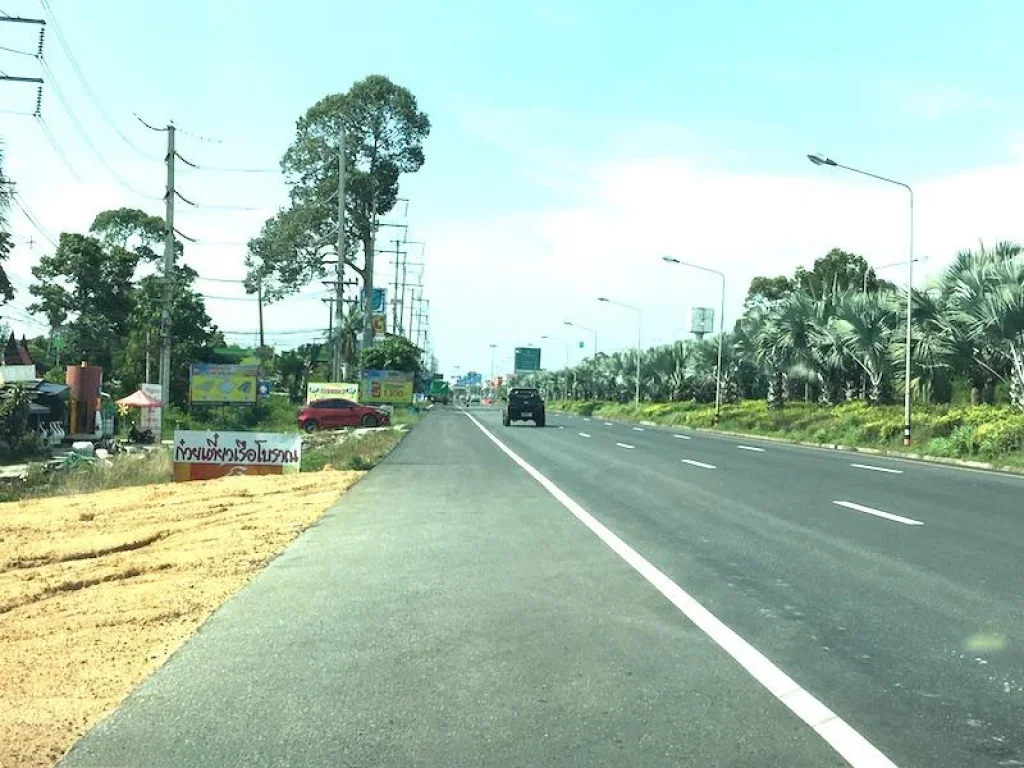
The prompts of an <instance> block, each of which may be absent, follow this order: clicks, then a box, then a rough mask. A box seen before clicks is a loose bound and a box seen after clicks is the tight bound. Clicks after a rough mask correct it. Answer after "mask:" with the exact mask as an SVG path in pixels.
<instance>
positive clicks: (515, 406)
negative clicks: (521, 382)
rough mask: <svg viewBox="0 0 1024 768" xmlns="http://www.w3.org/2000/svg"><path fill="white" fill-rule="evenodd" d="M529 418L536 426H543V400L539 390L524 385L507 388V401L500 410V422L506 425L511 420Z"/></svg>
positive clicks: (526, 419) (525, 419)
mask: <svg viewBox="0 0 1024 768" xmlns="http://www.w3.org/2000/svg"><path fill="white" fill-rule="evenodd" d="M531 420H532V421H533V423H534V424H536V425H537V426H538V427H543V426H544V423H545V414H544V400H543V398H541V396H540V390H537V389H527V388H525V387H521V388H516V389H511V390H509V393H508V401H507V402H506V403H505V408H504V409H503V410H502V412H501V423H502V424H504V425H505V426H506V427H507V426H509V425H510V424H511V423H512V422H513V421H531Z"/></svg>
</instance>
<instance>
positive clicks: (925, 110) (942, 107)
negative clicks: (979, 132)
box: [904, 86, 996, 120]
mask: <svg viewBox="0 0 1024 768" xmlns="http://www.w3.org/2000/svg"><path fill="white" fill-rule="evenodd" d="M995 104H996V103H995V100H994V99H993V98H992V97H990V96H987V95H985V94H982V93H972V92H970V91H965V90H962V89H959V88H953V87H948V86H937V87H932V88H923V89H918V90H915V91H912V92H911V93H910V94H909V95H908V96H907V98H906V101H905V103H904V107H905V109H906V110H907V112H909V113H910V114H912V115H915V116H917V117H921V118H924V119H925V120H940V119H942V118H944V117H948V116H950V115H954V114H959V113H962V112H971V111H976V110H987V109H992V108H993V107H994V106H995Z"/></svg>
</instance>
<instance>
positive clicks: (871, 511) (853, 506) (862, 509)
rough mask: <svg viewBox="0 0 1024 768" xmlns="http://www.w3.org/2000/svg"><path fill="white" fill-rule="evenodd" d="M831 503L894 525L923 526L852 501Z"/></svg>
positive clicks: (920, 523)
mask: <svg viewBox="0 0 1024 768" xmlns="http://www.w3.org/2000/svg"><path fill="white" fill-rule="evenodd" d="M832 503H833V504H838V505H839V506H840V507H846V508H847V509H854V510H856V511H858V512H863V513H865V514H867V515H874V516H875V517H884V518H885V519H886V520H892V521H893V522H894V523H903V525H924V523H922V522H921V521H920V520H914V519H913V518H910V517H903V516H901V515H893V514H890V513H889V512H883V511H882V510H880V509H872V508H871V507H865V506H864V505H863V504H854V503H853V502H852V501H833V502H832Z"/></svg>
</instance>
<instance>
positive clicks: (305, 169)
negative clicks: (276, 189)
mask: <svg viewBox="0 0 1024 768" xmlns="http://www.w3.org/2000/svg"><path fill="white" fill-rule="evenodd" d="M342 132H344V137H345V156H346V158H345V198H346V199H345V229H346V243H347V246H348V247H347V252H346V253H345V254H342V255H339V256H338V258H343V259H344V260H345V263H346V264H348V265H349V266H350V267H351V268H352V269H353V270H354V271H355V272H356V273H357V274H358V275H359V276H360V277H361V278H362V281H363V305H364V307H365V310H366V311H365V312H364V316H363V343H364V344H366V345H368V344H369V343H370V342H371V341H372V338H373V329H372V318H371V316H370V312H369V308H370V303H371V298H372V294H373V263H374V238H375V236H376V231H377V226H378V219H379V217H380V216H381V215H384V214H386V213H387V212H389V211H390V210H391V209H392V208H394V206H395V203H396V201H397V199H398V181H399V177H400V175H401V174H403V173H414V172H416V171H418V170H419V169H420V167H421V166H422V165H423V161H424V155H423V142H424V140H425V139H426V137H427V135H428V134H429V133H430V120H429V119H428V118H427V116H426V114H424V113H423V112H422V111H421V110H420V109H419V106H418V105H417V102H416V97H415V96H413V94H412V93H411V92H410V91H409V90H408V89H406V88H403V87H401V86H399V85H396V84H395V83H392V82H391V81H390V80H389V79H388V78H386V77H384V76H382V75H370V76H369V77H367V78H365V79H364V80H361V81H359V82H357V83H355V84H354V85H353V86H352V87H351V88H350V89H349V90H348V92H346V93H339V94H332V95H329V96H325V97H324V98H322V99H321V100H320V101H318V102H317V103H316V104H314V105H313V106H312V107H310V108H309V110H308V111H307V112H306V114H305V115H303V116H302V117H301V118H300V119H299V121H298V124H297V126H296V136H295V140H294V141H293V142H292V144H291V146H290V147H289V148H288V150H287V151H286V152H285V154H284V157H283V159H282V161H281V167H282V168H283V169H284V172H285V174H286V175H287V177H288V181H289V184H290V185H291V189H290V192H289V195H290V198H291V205H290V207H289V208H288V209H287V210H283V211H281V212H279V213H278V214H277V215H276V216H275V217H274V218H272V219H270V220H269V221H268V222H267V223H266V224H265V225H264V228H263V230H262V231H261V232H260V234H259V236H257V237H256V238H254V239H253V240H252V241H250V243H249V254H248V256H247V259H246V266H247V269H248V280H247V287H248V288H249V290H250V291H255V286H256V284H257V282H258V281H260V280H262V281H263V284H264V285H265V286H269V290H268V289H267V288H266V287H265V289H264V290H265V295H267V296H268V297H270V298H271V299H272V300H273V299H278V298H281V297H282V296H284V295H287V294H289V293H294V292H295V291H297V290H299V289H300V288H301V287H302V286H304V285H306V284H307V283H309V282H310V281H311V280H313V279H315V278H317V277H320V276H323V275H324V274H325V269H324V263H323V262H324V259H323V255H324V252H325V250H326V249H328V248H329V247H331V246H333V245H334V243H335V241H336V238H337V231H338V213H337V205H336V204H332V200H333V199H334V196H335V195H336V193H337V190H338V155H339V137H340V136H341V135H342ZM357 245H361V246H362V251H363V258H362V263H361V264H359V263H356V261H355V254H356V252H357V250H356V247H357Z"/></svg>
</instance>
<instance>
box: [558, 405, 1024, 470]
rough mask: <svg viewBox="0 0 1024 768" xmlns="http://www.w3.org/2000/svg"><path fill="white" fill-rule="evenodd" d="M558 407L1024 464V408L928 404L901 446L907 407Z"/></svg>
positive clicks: (600, 414) (596, 414)
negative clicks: (719, 412)
mask: <svg viewBox="0 0 1024 768" xmlns="http://www.w3.org/2000/svg"><path fill="white" fill-rule="evenodd" d="M549 407H550V408H551V409H552V410H558V411H564V412H567V413H575V414H579V415H582V416H592V417H593V418H604V419H614V420H617V421H636V422H639V421H647V422H650V423H652V424H659V425H664V426H674V427H692V428H697V429H720V430H723V431H726V432H739V433H743V434H750V435H761V436H765V437H776V438H783V439H786V440H794V441H799V442H809V443H820V444H823V445H826V444H827V445H843V446H848V447H859V448H875V449H879V450H885V451H894V452H897V451H899V452H909V453H916V454H923V455H928V456H937V457H941V458H956V459H968V460H977V461H984V462H989V463H993V464H997V465H1000V466H1015V467H1024V413H1021V412H1020V411H1019V410H1017V409H1015V408H1011V407H1009V406H995V405H978V406H951V405H930V406H922V407H919V408H917V409H916V410H915V411H914V435H915V437H914V444H913V445H912V446H911V447H910V448H904V446H903V406H902V405H880V406H869V405H868V404H867V403H864V402H850V403H843V404H841V405H837V406H833V407H831V408H823V407H821V406H819V405H816V404H814V403H790V404H789V405H787V406H786V408H784V409H772V408H769V407H768V404H767V403H766V402H764V401H763V400H748V401H745V402H742V403H728V404H726V405H723V406H722V416H721V420H720V421H719V423H718V424H717V425H716V424H715V407H714V405H708V404H706V403H696V402H685V403H643V404H641V407H640V410H639V411H637V410H636V409H635V408H634V407H633V404H632V403H628V404H623V403H608V402H599V401H556V402H552V403H550V404H549Z"/></svg>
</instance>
